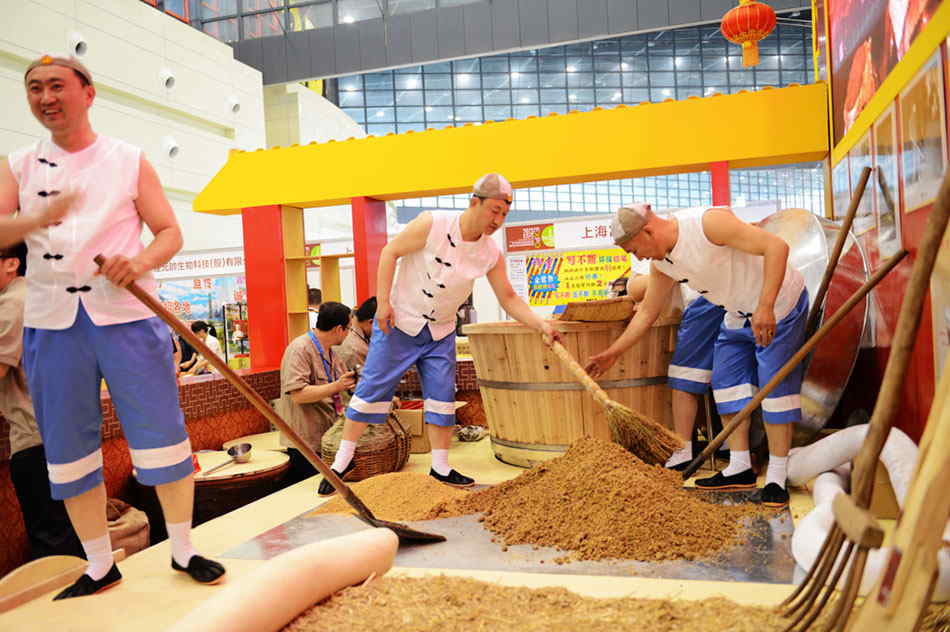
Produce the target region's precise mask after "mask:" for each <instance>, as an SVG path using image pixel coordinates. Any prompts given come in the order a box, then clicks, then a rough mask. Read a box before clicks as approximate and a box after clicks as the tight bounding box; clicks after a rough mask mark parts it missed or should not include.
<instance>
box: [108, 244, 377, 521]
mask: <svg viewBox="0 0 950 632" xmlns="http://www.w3.org/2000/svg"><path fill="white" fill-rule="evenodd" d="M95 262H96V264H98V265H100V266H101V265H102V264H103V263H104V262H105V260H104V259H103V257H102V255H96V257H95ZM126 289H127V290H128V291H129V292H131V293H132V294H133V295H134V296H135V298H137V299H139V300H140V301H142V302H143V303H144V304H145V305H146V306H147V307H148V308H149V309H150V310H152V311H153V312H155V315H156V316H158V317H159V318H161V319H162V320H163V321H165V323H166V324H167V325H168V326H169V327H171V328H172V329H174V330H175V332H176V333H178V335H180V336H181V337H182V338H184V339H185V341H186V342H187V343H188V344H190V345H191V346H192V347H194V348H195V349H196V350H197V351H198V352H199V353H200V354H201V355H202V357H204V358H205V359H206V360H207V361H208V362H209V363H210V364H211V365H212V366H213V367H214V368H216V369H217V370H218V372H219V373H221V375H222V376H223V377H224V378H225V379H226V380H227V381H228V382H230V383H231V386H233V387H234V388H235V389H237V390H238V392H240V393H241V395H243V396H244V397H245V398H246V399H247V401H249V402H250V403H251V405H252V406H253V407H254V408H256V409H257V411H258V412H259V413H261V414H262V415H264V417H265V418H266V419H267V420H268V421H269V422H271V423H272V424H274V425H275V426H277V428H278V429H279V430H280V431H281V432H282V433H284V434H285V435H286V436H287V438H288V439H290V442H291V443H293V444H294V447H295V448H297V449H298V450H300V453H301V454H302V455H304V456H305V457H306V458H307V460H308V461H310V463H311V464H312V465H313V466H314V467H315V468H317V470H318V471H319V472H320V473H321V474H323V476H324V477H325V478H326V479H327V480H328V481H330V483H331V484H332V485H333V487H334V488H335V489H336V490H337V491H338V492H339V493H340V495H341V496H343V498H344V499H345V500H346V502H348V503H349V504H350V506H351V507H353V509H356V511H358V512H359V513H360V515H362V516H364V517H365V518H367V519H369V520H377V518H376V516H374V515H373V512H372V511H370V510H369V507H367V506H366V505H365V504H364V503H363V501H361V500H360V499H359V498H358V497H357V496H356V494H354V493H353V492H352V490H350V488H349V486H348V485H347V484H346V483H344V482H343V479H341V478H340V477H339V476H337V474H336V472H334V471H333V470H332V469H330V466H329V465H327V464H326V463H324V462H323V461H322V460H320V457H318V456H317V454H316V452H314V451H313V448H311V447H310V446H309V445H307V443H306V442H305V441H304V440H303V439H302V438H301V437H300V435H299V434H297V432H296V431H295V430H294V429H293V428H291V427H290V425H288V424H287V422H286V421H284V420H283V419H282V418H281V417H280V415H278V414H277V413H275V412H274V410H273V409H272V408H271V407H270V405H268V403H267V402H266V401H264V398H263V397H261V396H260V394H258V392H257V391H255V390H254V389H252V388H251V387H250V385H248V383H247V382H245V381H244V380H243V379H241V377H240V376H239V375H238V374H237V373H235V372H234V370H233V369H232V368H231V367H229V366H228V365H227V363H225V361H224V360H222V359H221V358H220V357H218V354H216V353H215V352H214V351H212V350H211V349H209V348H208V347H207V345H205V343H203V342H201V340H200V339H199V338H198V336H196V335H195V334H194V333H193V332H192V331H191V329H189V328H188V327H186V326H185V324H184V323H183V322H181V321H180V320H178V318H176V317H175V315H174V314H172V313H171V312H169V311H168V310H167V309H165V307H164V306H163V305H162V304H161V303H159V302H158V300H156V299H155V297H153V296H152V295H151V294H149V293H148V292H146V291H144V290H143V289H142V288H141V287H139V286H138V285H137V284H136V283H130V284H129V285H128V287H126Z"/></svg>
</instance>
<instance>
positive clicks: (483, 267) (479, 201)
mask: <svg viewBox="0 0 950 632" xmlns="http://www.w3.org/2000/svg"><path fill="white" fill-rule="evenodd" d="M510 208H511V184H510V183H509V182H508V181H507V180H506V179H505V178H504V177H503V176H502V175H501V174H497V173H489V174H487V175H485V176H482V178H480V179H479V180H478V182H476V183H475V186H474V188H473V190H472V197H471V199H470V200H469V205H468V208H467V209H465V211H463V212H462V213H454V212H448V211H435V212H425V213H422V214H420V215H419V216H418V217H416V218H415V219H414V220H412V221H411V222H410V223H409V225H408V226H406V229H405V230H404V231H403V232H401V233H400V234H399V235H397V236H396V238H395V239H393V240H392V241H391V242H389V243H388V244H386V247H385V248H383V251H382V253H381V254H380V257H379V273H378V274H379V277H378V280H377V287H376V289H377V296H378V306H377V308H376V322H375V324H374V326H373V334H372V337H371V338H370V344H369V353H368V354H367V356H366V366H365V367H364V368H363V374H362V376H361V378H360V381H359V382H358V384H357V387H356V393H355V394H354V396H353V398H352V399H351V400H350V405H349V407H348V408H347V409H346V424H345V425H344V428H343V440H342V441H341V442H340V448H339V450H337V453H336V459H335V460H334V461H333V466H332V468H333V470H334V471H335V472H337V473H338V474H341V475H345V474H346V473H347V472H348V471H349V470H350V469H351V468H352V467H353V466H354V464H353V453H354V451H355V450H356V442H357V441H358V440H359V438H360V435H362V434H363V431H364V430H365V429H366V425H367V424H379V423H383V422H384V421H385V420H386V416H387V415H388V414H389V408H390V404H391V402H392V399H393V395H394V394H395V392H396V386H397V384H399V380H400V379H401V378H402V376H403V375H404V374H405V373H406V371H408V370H409V368H410V367H412V366H413V365H415V366H416V368H417V369H418V371H419V378H420V380H421V382H422V396H423V398H424V399H425V404H424V417H425V422H426V424H427V426H428V428H427V431H428V434H429V441H430V443H431V444H432V469H431V471H430V472H429V475H430V476H432V477H434V478H435V479H436V480H438V481H440V482H443V483H446V484H449V485H453V486H457V487H466V486H469V485H471V484H472V483H473V482H474V481H473V480H472V479H471V478H470V477H468V476H465V475H463V474H460V473H459V472H457V471H456V470H453V469H452V468H450V467H449V444H450V443H451V440H452V429H453V427H454V426H455V315H456V312H457V311H458V308H459V306H460V305H461V304H462V303H464V302H465V299H466V298H468V295H469V294H471V292H472V285H473V284H474V282H475V279H477V278H479V277H481V276H486V277H487V278H488V282H489V283H490V284H491V287H492V290H494V292H495V296H497V297H498V302H499V303H500V304H501V306H502V308H504V310H505V311H506V312H507V313H508V314H509V315H510V316H511V317H512V318H514V319H515V320H518V321H520V322H522V323H524V324H525V325H527V326H528V327H531V328H532V329H536V330H537V331H539V332H541V333H542V334H544V339H545V342H546V343H547V344H550V343H551V342H552V340H554V339H559V338H560V336H559V335H558V333H557V332H555V331H554V330H553V329H552V328H551V325H550V324H549V323H547V322H545V321H544V320H542V319H541V317H540V316H538V315H537V314H535V313H534V312H533V311H531V308H530V307H528V305H527V303H525V302H524V301H523V300H521V298H519V297H518V295H517V294H515V291H514V290H513V289H512V287H511V283H510V282H509V280H508V275H507V273H506V272H505V260H504V258H503V255H502V253H501V251H500V249H499V248H498V245H497V244H496V243H495V241H494V240H493V239H492V238H491V236H492V235H493V234H494V233H495V231H497V230H498V229H499V228H501V226H502V224H503V223H504V221H505V217H506V216H507V215H508V210H509V209H510ZM397 261H398V262H399V276H398V277H397V278H396V281H395V284H394V283H393V277H394V276H395V274H396V262H397ZM333 491H334V490H333V486H332V485H330V483H329V482H327V481H325V480H324V481H323V482H321V483H320V488H319V493H320V494H321V495H328V494H332V493H333Z"/></svg>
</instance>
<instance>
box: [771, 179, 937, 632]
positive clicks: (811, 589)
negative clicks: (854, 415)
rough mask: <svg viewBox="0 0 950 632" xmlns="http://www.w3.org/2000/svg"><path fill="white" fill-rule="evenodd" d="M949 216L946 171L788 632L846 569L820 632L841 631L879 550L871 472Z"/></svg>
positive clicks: (805, 621) (808, 620) (785, 605)
mask: <svg viewBox="0 0 950 632" xmlns="http://www.w3.org/2000/svg"><path fill="white" fill-rule="evenodd" d="M948 217H950V171H948V172H946V173H945V174H944V178H943V183H942V184H941V186H940V192H939V193H938V195H937V201H936V202H935V203H934V207H933V209H931V211H930V217H928V218H927V228H926V231H925V233H924V237H923V239H922V240H921V242H920V244H919V246H918V249H917V254H916V260H915V261H914V266H913V269H912V271H911V276H910V281H909V282H908V286H907V292H906V294H905V295H904V301H903V303H902V304H901V311H900V315H899V317H898V320H897V330H896V332H895V334H894V339H893V341H892V343H891V353H890V357H889V358H888V361H887V367H886V368H885V370H884V380H883V382H882V384H881V390H880V392H879V394H878V399H877V403H876V405H875V406H874V413H873V415H872V416H871V422H870V427H869V429H868V433H867V437H865V440H864V443H863V444H862V445H861V450H860V451H859V452H858V455H857V457H856V458H855V461H854V474H853V476H852V488H851V496H850V497H848V496H845V495H843V494H842V495H839V496H838V497H837V498H836V499H835V503H834V505H833V509H834V514H835V525H834V526H833V527H832V529H831V530H830V531H829V532H828V536H827V537H826V538H825V542H824V544H823V545H822V547H821V550H820V551H819V553H818V558H817V559H816V560H815V562H814V563H813V564H812V566H811V568H810V569H809V570H808V573H807V575H806V576H805V579H804V580H803V581H802V583H801V584H799V586H798V588H796V589H795V591H794V592H793V593H792V594H791V595H789V597H788V598H787V599H786V600H785V601H783V602H782V603H781V604H780V605H779V611H780V612H782V614H783V615H784V616H786V617H794V619H793V620H792V621H791V623H789V625H788V627H787V628H786V632H792V631H796V632H802V631H804V630H808V629H809V628H810V627H811V625H812V624H813V623H814V622H815V620H816V619H817V618H818V616H819V615H820V614H821V612H822V610H823V609H824V607H825V605H826V604H827V603H828V601H829V599H830V598H831V595H832V594H833V593H834V591H835V589H836V588H837V585H838V582H839V580H840V579H841V576H842V575H843V574H844V571H845V569H846V568H847V569H848V575H847V578H846V579H845V583H844V587H843V588H842V590H841V594H840V595H839V596H838V599H837V601H836V603H835V609H834V611H833V612H832V614H831V615H830V617H829V618H828V619H827V620H826V621H825V624H824V630H826V631H829V632H831V631H834V632H841V631H842V630H844V629H845V626H846V625H847V623H848V618H849V616H850V614H851V609H852V607H853V605H854V600H855V598H856V597H857V594H858V589H859V587H860V585H861V578H862V576H863V575H864V565H865V563H866V561H867V556H868V550H869V549H870V548H872V547H876V546H880V539H881V536H880V535H879V528H878V527H877V526H876V525H875V524H874V522H873V519H872V518H871V517H870V516H869V515H868V513H867V509H868V507H869V506H870V504H871V495H872V493H873V491H874V473H875V470H876V468H877V462H878V458H879V457H880V455H881V450H882V449H883V448H884V442H885V441H886V440H887V435H888V434H889V433H890V431H891V426H892V425H893V423H894V417H895V416H896V413H897V407H898V406H899V405H900V399H901V388H902V386H903V384H904V379H905V378H906V375H907V367H908V365H909V364H910V358H911V354H912V353H913V349H914V343H915V341H916V338H917V330H918V327H919V325H920V316H921V313H922V311H923V307H924V300H925V299H926V296H927V290H928V288H929V285H930V275H931V272H932V271H933V267H934V262H935V261H936V258H937V251H938V250H939V249H940V244H941V241H942V240H943V236H944V232H945V231H946V228H947V219H948ZM846 543H847V548H846V549H845V552H844V554H843V555H841V554H840V553H841V548H842V546H844V545H845V544H846ZM852 557H853V559H852ZM849 565H850V567H849ZM829 576H831V580H830V581H828V578H829Z"/></svg>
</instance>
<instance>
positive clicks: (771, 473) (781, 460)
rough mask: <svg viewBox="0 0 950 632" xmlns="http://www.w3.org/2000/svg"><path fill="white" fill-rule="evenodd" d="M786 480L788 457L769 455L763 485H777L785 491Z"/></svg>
mask: <svg viewBox="0 0 950 632" xmlns="http://www.w3.org/2000/svg"><path fill="white" fill-rule="evenodd" d="M786 479H788V457H787V456H775V455H774V454H770V455H769V469H768V470H767V471H766V474H765V484H766V485H768V484H769V483H777V484H778V486H779V487H781V488H782V489H785V482H786Z"/></svg>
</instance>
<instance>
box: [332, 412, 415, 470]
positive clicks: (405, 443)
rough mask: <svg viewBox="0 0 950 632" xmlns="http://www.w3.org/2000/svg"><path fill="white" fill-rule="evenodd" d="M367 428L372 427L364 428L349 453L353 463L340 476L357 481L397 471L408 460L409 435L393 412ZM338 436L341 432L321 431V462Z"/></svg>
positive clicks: (337, 444) (336, 441) (334, 451)
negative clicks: (352, 466) (382, 420)
mask: <svg viewBox="0 0 950 632" xmlns="http://www.w3.org/2000/svg"><path fill="white" fill-rule="evenodd" d="M370 428H371V429H375V431H374V432H372V434H370V431H369V430H367V432H366V433H364V435H363V436H362V437H360V440H359V443H357V445H356V452H355V453H354V454H353V461H354V462H355V463H356V467H354V468H353V469H352V470H350V471H349V472H348V473H347V475H346V476H345V477H344V478H345V480H347V481H361V480H363V479H366V478H369V477H371V476H376V475H377V474H388V473H389V472H398V471H399V470H401V469H402V468H403V467H405V465H406V462H407V461H408V460H409V445H410V443H411V440H412V437H411V435H410V434H409V432H408V431H407V430H406V429H405V428H404V427H403V425H402V423H400V421H399V420H398V419H397V418H396V416H395V415H393V414H390V415H389V416H388V417H387V418H386V423H385V424H379V425H375V426H370ZM340 438H341V435H339V434H336V433H334V434H331V433H330V432H329V431H327V433H325V434H324V435H323V441H321V442H320V458H321V459H323V461H324V462H325V463H332V462H333V458H334V457H335V456H336V451H337V449H338V448H339V447H340Z"/></svg>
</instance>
